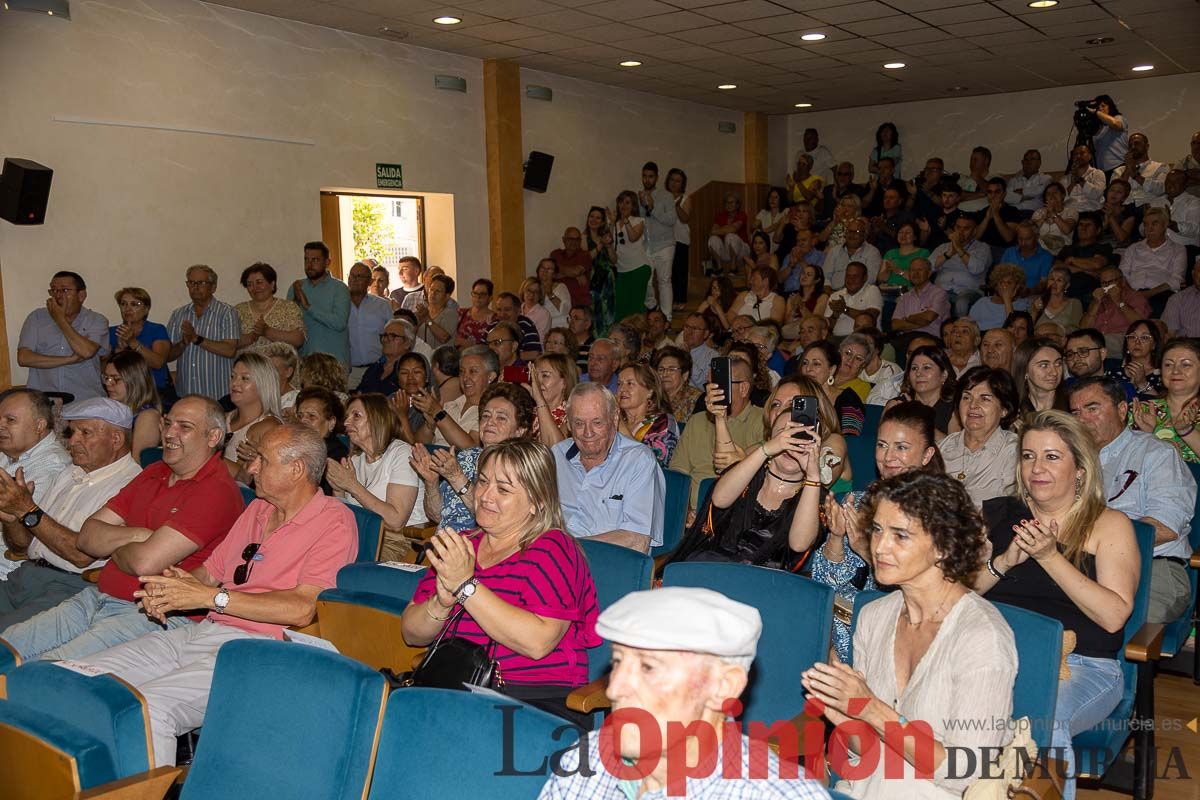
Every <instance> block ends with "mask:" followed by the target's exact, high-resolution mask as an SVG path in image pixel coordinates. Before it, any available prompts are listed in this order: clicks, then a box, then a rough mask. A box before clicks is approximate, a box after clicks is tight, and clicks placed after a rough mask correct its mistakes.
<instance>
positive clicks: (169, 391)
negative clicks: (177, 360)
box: [105, 286, 175, 405]
mask: <svg viewBox="0 0 1200 800" xmlns="http://www.w3.org/2000/svg"><path fill="white" fill-rule="evenodd" d="M113 299H114V300H116V301H117V308H118V309H119V310H120V312H121V322H120V323H118V324H117V325H113V326H112V327H110V328H109V329H108V349H109V354H110V355H116V354H117V353H120V352H121V351H123V350H132V351H133V352H135V353H137V354H138V355H140V356H141V357H142V358H143V359H145V361H146V364H147V365H148V366H149V367H150V370H151V373H152V374H153V376H154V387H155V389H157V391H158V395H159V397H161V398H162V399H163V401H164V402H167V403H168V405H169V404H170V403H173V402H175V387H174V385H173V384H172V383H171V372H170V370H168V369H167V361H168V360H169V359H170V355H171V335H170V334H169V333H168V332H167V328H166V326H164V325H160V324H159V323H157V322H151V321H150V320H149V319H147V317H149V316H150V293H149V292H147V291H146V290H145V289H139V288H138V287H136V286H127V287H125V288H123V289H118V290H117V291H116V292H114V293H113ZM105 388H107V386H106V387H105Z"/></svg>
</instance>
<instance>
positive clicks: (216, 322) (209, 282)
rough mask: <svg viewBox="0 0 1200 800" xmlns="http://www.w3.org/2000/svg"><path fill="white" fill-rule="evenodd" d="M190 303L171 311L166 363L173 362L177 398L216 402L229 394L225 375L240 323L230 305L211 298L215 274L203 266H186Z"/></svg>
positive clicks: (240, 327) (239, 334)
mask: <svg viewBox="0 0 1200 800" xmlns="http://www.w3.org/2000/svg"><path fill="white" fill-rule="evenodd" d="M187 290H188V297H190V298H191V301H192V302H190V303H188V304H187V305H183V306H180V307H179V308H177V309H175V310H174V311H172V312H171V318H170V319H169V320H167V333H168V334H170V336H171V353H170V360H171V361H174V362H175V386H176V387H177V388H178V390H179V395H180V397H182V396H184V395H188V394H202V395H204V396H205V397H209V398H212V399H213V400H220V399H221V398H222V397H224V396H225V395H227V394H229V372H230V370H232V369H233V357H234V355H235V354H236V353H237V347H238V339H240V338H241V335H242V323H241V322H240V321H239V320H238V315H237V311H236V310H234V308H233V306H231V305H229V304H227V303H222V302H221V301H220V300H218V299H216V298H215V297H214V296H213V295H214V294H215V293H216V291H217V273H216V271H215V270H214V269H213V268H212V267H209V266H207V265H205V264H196V265H195V266H193V267H188V271H187Z"/></svg>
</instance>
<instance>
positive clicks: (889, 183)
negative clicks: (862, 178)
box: [863, 156, 908, 218]
mask: <svg viewBox="0 0 1200 800" xmlns="http://www.w3.org/2000/svg"><path fill="white" fill-rule="evenodd" d="M873 166H874V167H875V168H874V169H873V170H871V173H870V177H869V178H867V186H866V194H864V195H863V214H865V215H866V216H868V217H872V218H875V217H883V216H887V206H888V203H887V198H886V195H887V193H888V191H893V192H895V193H896V197H895V198H894V202H893V203H892V204H891V205H892V209H893V213H895V212H896V211H899V210H900V209H903V208H904V197H905V195H907V194H908V187H907V186H906V185H905V183H904V181H903V180H901V179H900V178H899V177H897V175H896V161H895V159H893V158H892V157H891V156H884V157H883V158H880V159H879V160H878V161H877V162H875V163H874V164H873Z"/></svg>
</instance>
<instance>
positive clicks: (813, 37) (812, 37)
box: [800, 33, 825, 42]
mask: <svg viewBox="0 0 1200 800" xmlns="http://www.w3.org/2000/svg"><path fill="white" fill-rule="evenodd" d="M800 38H801V39H802V40H804V41H806V42H819V41H821V40H822V39H824V38H825V34H823V33H806V34H804V35H803V36H801V37H800Z"/></svg>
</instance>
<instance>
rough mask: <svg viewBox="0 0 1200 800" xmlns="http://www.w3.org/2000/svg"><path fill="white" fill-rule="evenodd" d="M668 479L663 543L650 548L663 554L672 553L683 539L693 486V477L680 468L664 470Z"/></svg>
mask: <svg viewBox="0 0 1200 800" xmlns="http://www.w3.org/2000/svg"><path fill="white" fill-rule="evenodd" d="M663 474H664V475H665V476H666V479H667V493H666V498H665V500H664V502H663V543H662V544H661V545H659V546H658V547H652V548H650V554H651V555H653V556H661V555H663V554H664V553H671V552H673V551H674V550H675V548H676V547H678V546H679V542H680V540H681V539H683V526H684V523H685V522H686V521H687V510H688V493H689V492H690V491H691V488H692V478H691V476H690V475H688V474H687V473H686V472H680V471H679V470H674V469H667V470H663Z"/></svg>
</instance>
